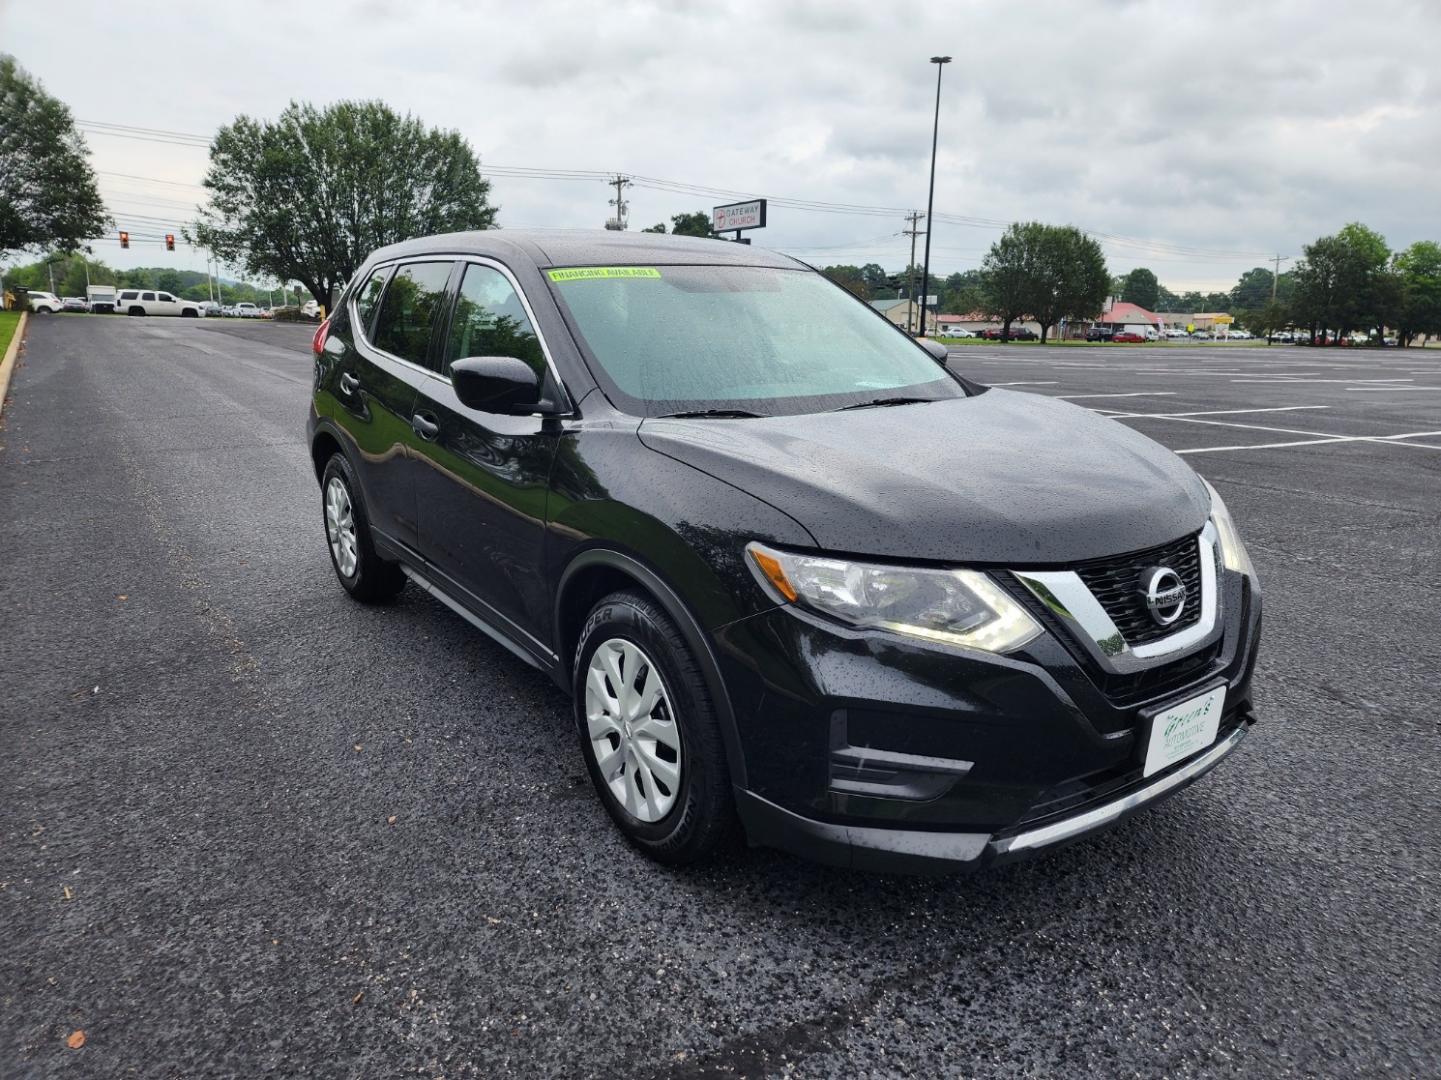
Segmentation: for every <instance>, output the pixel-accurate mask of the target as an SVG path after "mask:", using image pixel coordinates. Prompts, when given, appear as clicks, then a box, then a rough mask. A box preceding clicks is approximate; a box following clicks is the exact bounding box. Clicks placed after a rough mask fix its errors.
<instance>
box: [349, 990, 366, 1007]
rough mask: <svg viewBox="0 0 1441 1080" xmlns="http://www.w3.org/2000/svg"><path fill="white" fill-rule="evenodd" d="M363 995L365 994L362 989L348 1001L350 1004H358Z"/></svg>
mask: <svg viewBox="0 0 1441 1080" xmlns="http://www.w3.org/2000/svg"><path fill="white" fill-rule="evenodd" d="M364 996H365V991H364V990H362V991H361V992H360V993H358V994H356V995H355V996H354V997H353V998H351V999H350V1003H351V1004H352V1005H359V1004H360V999H361V998H363V997H364Z"/></svg>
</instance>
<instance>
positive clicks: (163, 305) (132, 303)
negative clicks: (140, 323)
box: [115, 289, 200, 319]
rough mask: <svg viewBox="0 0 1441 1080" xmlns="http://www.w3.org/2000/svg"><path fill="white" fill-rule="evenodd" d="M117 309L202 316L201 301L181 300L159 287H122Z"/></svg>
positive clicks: (138, 313)
mask: <svg viewBox="0 0 1441 1080" xmlns="http://www.w3.org/2000/svg"><path fill="white" fill-rule="evenodd" d="M115 309H116V310H117V311H120V312H122V313H123V314H126V315H178V316H180V317H181V318H185V319H198V318H200V303H199V301H196V300H181V299H179V298H178V297H176V296H174V295H172V294H171V293H168V292H162V291H160V290H159V289H122V290H121V292H120V295H119V296H118V297H117V298H116V301H115Z"/></svg>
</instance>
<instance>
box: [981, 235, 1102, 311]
mask: <svg viewBox="0 0 1441 1080" xmlns="http://www.w3.org/2000/svg"><path fill="white" fill-rule="evenodd" d="M981 282H982V289H983V292H984V296H985V298H986V301H987V309H988V310H989V311H991V312H993V313H994V314H995V315H996V317H997V318H999V319H1000V320H1001V322H1002V333H1003V334H1006V335H1009V333H1010V328H1011V323H1012V322H1014V321H1015V320H1017V319H1020V318H1023V317H1025V316H1027V315H1029V316H1031V317H1033V318H1035V319H1036V321H1037V322H1039V323H1040V324H1041V334H1042V339H1043V340H1044V338H1045V335H1046V334H1047V332H1048V331H1049V329H1050V327H1051V326H1054V325H1055V324H1056V323H1058V322H1060V321H1061V320H1062V319H1067V318H1072V319H1084V318H1091V317H1093V316H1095V315H1098V314H1099V313H1100V310H1101V307H1102V305H1104V304H1105V302H1106V295H1107V294H1108V293H1109V292H1110V291H1111V286H1112V284H1113V282H1112V279H1111V275H1110V271H1109V270H1108V269H1107V268H1106V260H1105V257H1104V255H1103V254H1102V253H1101V246H1100V245H1099V244H1098V243H1096V241H1095V240H1093V239H1091V238H1090V237H1088V236H1086V235H1085V234H1084V233H1083V232H1081V231H1080V230H1079V229H1077V228H1075V227H1073V226H1070V225H1065V226H1057V225H1043V224H1041V223H1040V222H1038V221H1028V222H1017V223H1015V224H1014V225H1011V226H1010V227H1009V228H1007V229H1006V231H1005V232H1004V233H1003V234H1002V235H1001V238H1000V239H999V240H997V241H996V242H995V243H994V244H993V245H991V249H990V251H988V252H987V253H986V257H985V259H984V260H982V262H981Z"/></svg>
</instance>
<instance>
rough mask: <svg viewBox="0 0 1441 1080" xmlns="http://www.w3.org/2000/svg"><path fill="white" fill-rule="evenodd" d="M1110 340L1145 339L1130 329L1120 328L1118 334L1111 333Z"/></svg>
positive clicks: (1136, 340)
mask: <svg viewBox="0 0 1441 1080" xmlns="http://www.w3.org/2000/svg"><path fill="white" fill-rule="evenodd" d="M1111 340H1112V341H1121V342H1124V341H1131V342H1144V341H1145V340H1146V339H1145V338H1143V337H1142V336H1141V335H1140V334H1137V333H1136V332H1134V331H1132V330H1122V331H1121V332H1120V333H1119V334H1112V335H1111Z"/></svg>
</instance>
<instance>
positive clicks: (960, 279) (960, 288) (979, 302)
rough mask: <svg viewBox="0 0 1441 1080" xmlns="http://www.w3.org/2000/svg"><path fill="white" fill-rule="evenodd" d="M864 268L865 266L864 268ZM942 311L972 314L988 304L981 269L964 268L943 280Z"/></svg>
mask: <svg viewBox="0 0 1441 1080" xmlns="http://www.w3.org/2000/svg"><path fill="white" fill-rule="evenodd" d="M863 269H864V268H863ZM938 291H939V293H940V298H941V300H940V304H941V311H942V312H944V313H945V314H948V315H970V314H972V313H973V312H977V311H983V310H984V309H985V306H986V295H985V290H984V289H983V288H982V285H981V272H980V271H979V270H962V271H960V272H958V273H955V274H951V275H950V276H949V277H947V278H946V279H945V281H943V282H941V287H940V289H939V290H938Z"/></svg>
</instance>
